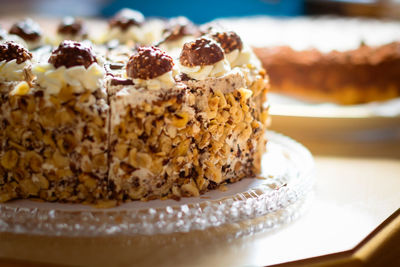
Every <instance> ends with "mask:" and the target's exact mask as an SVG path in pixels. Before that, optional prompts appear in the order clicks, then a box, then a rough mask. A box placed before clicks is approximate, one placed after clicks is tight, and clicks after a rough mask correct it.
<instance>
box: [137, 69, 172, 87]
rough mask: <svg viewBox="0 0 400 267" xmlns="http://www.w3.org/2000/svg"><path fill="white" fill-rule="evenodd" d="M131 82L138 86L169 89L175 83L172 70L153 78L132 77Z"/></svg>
mask: <svg viewBox="0 0 400 267" xmlns="http://www.w3.org/2000/svg"><path fill="white" fill-rule="evenodd" d="M133 82H134V83H135V84H137V85H139V86H140V87H145V88H147V89H150V90H160V89H170V88H172V87H173V86H174V85H175V80H174V77H173V74H172V70H171V71H168V72H166V73H164V74H163V75H160V76H158V77H156V78H154V79H148V80H143V79H133Z"/></svg>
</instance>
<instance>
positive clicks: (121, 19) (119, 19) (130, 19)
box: [109, 8, 144, 31]
mask: <svg viewBox="0 0 400 267" xmlns="http://www.w3.org/2000/svg"><path fill="white" fill-rule="evenodd" d="M143 22H144V16H143V14H142V13H140V12H139V11H136V10H132V9H128V8H124V9H122V10H121V11H120V12H118V13H117V14H116V15H115V16H114V17H113V18H112V19H111V20H110V21H109V26H110V28H114V27H118V28H120V29H121V30H122V31H126V30H128V28H129V27H130V26H140V25H142V24H143Z"/></svg>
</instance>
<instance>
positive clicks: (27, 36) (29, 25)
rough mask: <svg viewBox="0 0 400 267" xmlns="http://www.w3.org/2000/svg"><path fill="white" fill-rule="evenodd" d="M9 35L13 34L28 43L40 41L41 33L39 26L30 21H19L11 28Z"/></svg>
mask: <svg viewBox="0 0 400 267" xmlns="http://www.w3.org/2000/svg"><path fill="white" fill-rule="evenodd" d="M9 33H10V34H15V35H18V36H19V37H21V38H22V39H24V40H25V41H28V42H35V41H38V40H40V38H41V36H42V31H41V29H40V26H39V24H37V23H36V22H34V21H33V20H31V19H25V20H22V21H19V22H17V23H15V24H14V25H12V26H11V29H10V31H9Z"/></svg>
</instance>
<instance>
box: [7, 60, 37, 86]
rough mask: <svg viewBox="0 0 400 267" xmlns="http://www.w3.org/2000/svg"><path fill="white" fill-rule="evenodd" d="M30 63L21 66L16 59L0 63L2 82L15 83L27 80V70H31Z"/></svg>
mask: <svg viewBox="0 0 400 267" xmlns="http://www.w3.org/2000/svg"><path fill="white" fill-rule="evenodd" d="M30 64H31V63H30V61H29V60H27V61H25V62H22V63H20V64H18V63H17V60H16V59H13V60H11V61H5V60H3V61H0V82H15V81H23V80H25V78H26V77H25V76H26V75H25V69H27V68H29V66H30Z"/></svg>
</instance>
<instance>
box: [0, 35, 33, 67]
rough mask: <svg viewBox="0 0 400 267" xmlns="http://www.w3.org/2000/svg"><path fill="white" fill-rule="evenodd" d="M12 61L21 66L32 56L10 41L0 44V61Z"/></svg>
mask: <svg viewBox="0 0 400 267" xmlns="http://www.w3.org/2000/svg"><path fill="white" fill-rule="evenodd" d="M13 59H16V60H17V63H18V64H21V63H23V62H25V61H27V60H30V59H32V54H31V53H30V52H29V51H28V50H26V49H25V48H24V47H23V46H22V45H20V44H18V43H15V42H12V41H10V42H5V43H2V44H0V61H3V60H5V61H11V60H13Z"/></svg>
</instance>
